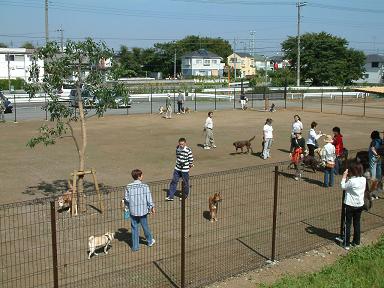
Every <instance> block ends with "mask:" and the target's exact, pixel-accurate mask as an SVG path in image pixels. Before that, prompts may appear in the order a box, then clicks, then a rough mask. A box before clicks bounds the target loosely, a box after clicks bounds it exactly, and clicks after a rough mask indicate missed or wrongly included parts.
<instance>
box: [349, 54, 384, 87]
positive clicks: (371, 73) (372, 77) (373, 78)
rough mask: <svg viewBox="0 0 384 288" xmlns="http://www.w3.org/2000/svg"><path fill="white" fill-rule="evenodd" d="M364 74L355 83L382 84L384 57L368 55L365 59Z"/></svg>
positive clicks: (383, 79) (383, 81)
mask: <svg viewBox="0 0 384 288" xmlns="http://www.w3.org/2000/svg"><path fill="white" fill-rule="evenodd" d="M364 68H365V72H364V75H363V78H362V79H359V80H357V81H356V83H373V84H382V83H384V55H380V54H370V55H367V56H366V57H365V64H364Z"/></svg>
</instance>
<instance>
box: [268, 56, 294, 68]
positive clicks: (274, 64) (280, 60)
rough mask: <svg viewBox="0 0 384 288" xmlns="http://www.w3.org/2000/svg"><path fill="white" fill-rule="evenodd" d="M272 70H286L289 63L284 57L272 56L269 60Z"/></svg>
mask: <svg viewBox="0 0 384 288" xmlns="http://www.w3.org/2000/svg"><path fill="white" fill-rule="evenodd" d="M268 60H269V63H270V67H271V70H277V69H282V68H286V67H288V66H289V61H288V60H285V59H284V57H283V56H272V57H269V58H268Z"/></svg>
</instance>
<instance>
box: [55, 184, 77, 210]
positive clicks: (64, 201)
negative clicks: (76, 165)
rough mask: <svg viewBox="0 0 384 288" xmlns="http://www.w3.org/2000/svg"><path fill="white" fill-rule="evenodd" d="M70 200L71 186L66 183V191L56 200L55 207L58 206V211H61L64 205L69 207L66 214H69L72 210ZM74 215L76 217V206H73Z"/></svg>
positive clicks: (71, 195) (71, 196)
mask: <svg viewBox="0 0 384 288" xmlns="http://www.w3.org/2000/svg"><path fill="white" fill-rule="evenodd" d="M72 198H73V186H72V184H71V181H68V190H67V191H66V192H64V193H63V195H61V196H60V197H59V198H58V199H57V205H58V206H59V209H63V208H64V205H66V206H67V207H69V209H68V213H71V208H72ZM74 208H75V211H74V212H75V213H74V215H77V206H76V205H75V207H74Z"/></svg>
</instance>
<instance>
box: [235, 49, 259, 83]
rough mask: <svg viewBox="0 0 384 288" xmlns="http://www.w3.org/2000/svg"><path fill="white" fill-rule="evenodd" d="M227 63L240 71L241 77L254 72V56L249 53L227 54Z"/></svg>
mask: <svg viewBox="0 0 384 288" xmlns="http://www.w3.org/2000/svg"><path fill="white" fill-rule="evenodd" d="M228 65H229V67H231V68H232V69H236V70H237V71H240V73H241V75H240V76H241V77H242V78H244V77H246V76H252V75H255V74H256V69H255V58H254V57H253V56H252V55H251V54H249V53H243V52H234V53H232V54H231V55H229V56H228Z"/></svg>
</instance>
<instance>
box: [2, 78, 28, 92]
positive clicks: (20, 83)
mask: <svg viewBox="0 0 384 288" xmlns="http://www.w3.org/2000/svg"><path fill="white" fill-rule="evenodd" d="M24 84H25V81H24V80H23V79H21V78H17V79H11V86H13V88H14V89H15V90H23V89H24ZM8 89H9V86H8V79H0V90H3V91H8Z"/></svg>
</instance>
